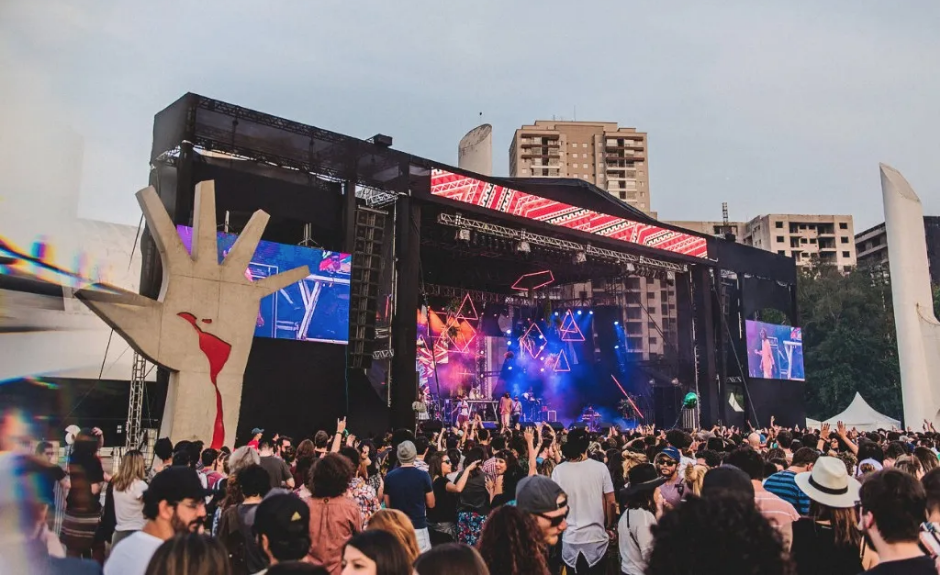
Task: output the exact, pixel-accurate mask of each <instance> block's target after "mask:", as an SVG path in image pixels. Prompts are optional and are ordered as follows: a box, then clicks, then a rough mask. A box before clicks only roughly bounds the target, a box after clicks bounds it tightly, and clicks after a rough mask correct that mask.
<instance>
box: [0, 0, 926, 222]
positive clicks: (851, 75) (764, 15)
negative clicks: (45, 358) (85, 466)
mask: <svg viewBox="0 0 942 575" xmlns="http://www.w3.org/2000/svg"><path fill="white" fill-rule="evenodd" d="M939 11H940V3H939V1H938V0H908V1H906V2H896V3H890V2H886V1H875V0H855V1H844V2H821V1H820V0H787V1H786V0H780V1H778V2H756V1H755V0H743V1H740V0H722V1H715V2H714V1H704V0H697V1H693V0H691V1H687V2H674V1H666V2H641V1H616V0H606V1H597V2H588V3H574V2H562V1H557V0H542V1H540V2H532V1H531V2H508V1H507V0H477V1H475V2H470V3H466V2H440V1H439V2H432V1H424V0H423V1H400V2H389V1H374V0H358V1H356V2H339V1H329V0H297V1H295V0H276V1H271V2H264V3H263V2H248V1H244V0H226V1H216V0H200V1H199V2H193V1H189V2H182V1H177V0H162V1H161V2H127V1H117V0H116V1H104V0H101V1H99V0H82V1H80V2H76V1H75V0H6V1H4V2H0V94H3V95H4V96H3V99H4V100H5V102H4V104H3V106H2V108H3V109H2V110H0V126H7V130H8V132H7V135H6V136H5V139H4V137H3V136H0V139H4V145H3V146H2V150H3V151H5V152H10V150H11V149H13V152H12V153H8V154H6V155H7V159H6V160H4V159H3V158H0V196H3V195H6V196H7V198H9V197H10V196H11V195H18V196H21V197H22V198H26V200H24V201H28V202H33V203H34V204H36V206H35V207H37V208H46V207H47V206H46V205H43V204H44V202H43V201H40V200H39V199H33V198H41V197H44V196H43V195H42V194H40V193H33V189H34V188H35V187H37V186H39V187H41V186H42V184H41V183H39V184H37V183H36V182H35V181H34V178H39V179H40V180H41V179H42V177H43V176H46V179H47V180H51V179H54V178H52V176H50V175H48V174H46V172H47V171H48V170H49V168H48V164H49V163H50V162H61V164H62V166H63V167H61V168H60V169H59V172H61V173H59V175H58V178H59V179H58V180H56V181H63V182H69V183H68V185H67V186H66V187H73V188H74V191H75V192H76V193H78V194H80V201H79V202H78V206H77V210H78V215H80V216H82V217H87V218H93V219H100V220H106V221H113V222H118V223H127V224H137V222H138V219H139V217H140V211H139V209H138V207H137V205H136V203H135V200H134V196H133V193H134V192H135V191H137V190H138V189H140V188H142V187H144V186H146V185H147V177H148V157H149V152H150V142H151V130H152V126H153V116H154V114H155V113H157V112H158V111H159V110H161V109H162V108H164V107H166V106H167V105H169V104H170V103H171V102H173V101H174V100H176V99H177V98H179V97H180V96H182V95H183V94H184V93H186V92H195V93H199V94H202V95H204V96H208V97H212V98H217V99H220V100H224V101H227V102H231V103H234V104H239V105H242V106H245V107H248V108H253V109H256V110H260V111H263V112H267V113H271V114H275V115H277V116H282V117H285V118H290V119H292V120H296V121H300V122H303V123H307V124H313V125H315V126H319V127H322V128H327V129H330V130H334V131H338V132H342V133H345V134H349V135H353V136H358V137H361V138H367V137H370V136H372V135H373V134H376V133H378V132H381V133H384V134H389V135H391V136H393V138H394V147H395V148H397V149H400V150H404V151H407V152H410V153H414V154H418V155H420V156H425V157H429V158H432V159H435V160H439V161H442V162H447V163H451V164H455V163H457V145H458V141H459V140H460V139H461V137H462V136H463V135H464V134H465V133H466V132H467V131H468V130H470V129H472V128H473V127H474V126H476V125H477V124H479V123H482V122H487V123H490V124H492V125H493V127H494V172H495V175H503V174H506V173H507V150H508V148H509V145H510V141H511V139H512V137H513V132H514V130H515V129H516V128H519V127H520V126H521V125H523V124H529V123H532V122H533V121H534V120H537V119H551V118H552V117H553V116H556V117H557V118H559V117H562V118H566V119H571V118H573V117H575V119H577V120H597V121H598V120H604V121H616V122H618V123H619V124H621V125H623V126H630V127H636V128H637V129H639V130H641V131H644V132H647V133H648V138H649V152H648V155H649V162H650V167H649V173H650V191H651V202H652V209H654V210H655V211H657V213H658V216H659V218H661V219H663V220H715V219H719V218H720V215H721V203H722V202H724V201H725V202H728V203H729V209H730V217H731V218H732V219H733V220H748V219H750V218H752V217H755V216H757V215H760V214H767V213H836V214H851V215H853V216H854V219H855V228H856V229H857V230H858V231H861V230H863V229H865V228H866V227H869V226H871V225H874V224H876V223H879V222H881V221H883V210H882V199H881V192H880V177H879V168H878V165H879V163H880V162H884V163H888V164H890V165H892V166H894V167H895V168H897V169H899V170H900V171H901V172H902V174H903V175H904V176H905V177H906V178H907V179H908V180H909V182H910V183H911V184H912V186H913V188H914V189H915V190H916V192H917V194H919V195H920V196H921V198H922V201H923V205H924V208H925V211H926V213H928V214H938V213H939V181H940V180H939V173H940V163H939V156H940V150H939V102H940V99H939V98H940V96H939V84H940V74H939V15H940V14H939ZM9 126H16V127H17V130H16V131H15V133H14V134H11V131H10V129H9ZM4 162H6V164H4ZM66 167H69V169H66ZM7 168H9V169H7ZM73 168H74V169H73ZM14 172H15V173H16V174H17V175H16V177H14V176H11V175H10V174H11V173H14ZM57 173H58V172H57ZM46 185H51V184H49V183H48V182H47V184H46ZM51 203H56V202H45V204H51ZM13 205H19V204H16V202H14V203H13ZM2 207H3V204H2V203H0V208H2Z"/></svg>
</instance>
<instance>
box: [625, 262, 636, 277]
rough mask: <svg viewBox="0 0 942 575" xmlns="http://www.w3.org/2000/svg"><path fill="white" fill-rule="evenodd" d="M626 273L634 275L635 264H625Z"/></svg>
mask: <svg viewBox="0 0 942 575" xmlns="http://www.w3.org/2000/svg"><path fill="white" fill-rule="evenodd" d="M625 271H626V272H628V273H630V274H632V273H634V272H635V264H633V263H631V262H628V263H627V264H625Z"/></svg>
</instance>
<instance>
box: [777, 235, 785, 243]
mask: <svg viewBox="0 0 942 575" xmlns="http://www.w3.org/2000/svg"><path fill="white" fill-rule="evenodd" d="M775 241H777V242H780V243H785V236H775Z"/></svg>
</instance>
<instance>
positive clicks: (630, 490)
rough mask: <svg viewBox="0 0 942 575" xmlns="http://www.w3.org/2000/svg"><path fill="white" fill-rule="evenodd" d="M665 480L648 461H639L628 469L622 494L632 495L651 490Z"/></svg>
mask: <svg viewBox="0 0 942 575" xmlns="http://www.w3.org/2000/svg"><path fill="white" fill-rule="evenodd" d="M666 482H667V478H666V477H664V476H662V475H660V474H659V473H658V472H657V469H656V468H655V467H654V466H653V465H651V464H650V463H641V464H639V465H635V466H634V467H632V468H631V469H629V470H628V487H627V488H626V489H624V490H623V491H622V495H625V496H627V495H634V494H635V493H638V492H640V491H653V490H655V489H657V488H658V487H660V486H661V485H663V484H664V483H666Z"/></svg>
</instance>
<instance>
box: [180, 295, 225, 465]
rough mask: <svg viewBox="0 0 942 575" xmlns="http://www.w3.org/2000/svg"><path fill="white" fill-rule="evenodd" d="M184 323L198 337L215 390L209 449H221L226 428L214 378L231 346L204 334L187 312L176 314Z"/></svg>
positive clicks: (204, 321)
mask: <svg viewBox="0 0 942 575" xmlns="http://www.w3.org/2000/svg"><path fill="white" fill-rule="evenodd" d="M177 315H178V316H180V317H182V318H183V319H185V320H186V321H188V322H190V325H192V326H193V327H194V328H195V329H196V332H197V334H198V335H199V344H200V351H202V352H203V355H205V356H206V359H207V360H209V379H210V380H211V381H212V382H213V388H214V389H215V390H216V421H215V422H214V423H213V441H212V444H211V445H210V447H212V448H213V449H219V448H220V447H222V444H223V441H225V438H226V427H225V424H224V423H223V419H222V395H221V394H220V393H219V386H218V385H217V383H216V377H217V376H218V375H219V372H221V371H222V368H223V367H224V366H225V365H226V362H227V361H229V352H231V351H232V345H230V344H228V343H226V342H224V341H223V340H221V339H219V338H218V337H216V336H215V335H213V334H211V333H206V332H205V331H203V330H201V329H200V328H199V326H198V325H196V316H194V315H193V314H191V313H187V312H180V313H178V314H177ZM202 321H203V323H211V322H212V320H205V319H204V320H202Z"/></svg>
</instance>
